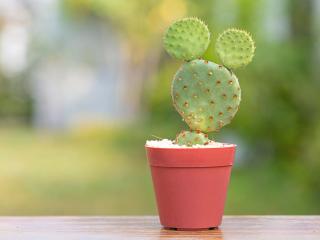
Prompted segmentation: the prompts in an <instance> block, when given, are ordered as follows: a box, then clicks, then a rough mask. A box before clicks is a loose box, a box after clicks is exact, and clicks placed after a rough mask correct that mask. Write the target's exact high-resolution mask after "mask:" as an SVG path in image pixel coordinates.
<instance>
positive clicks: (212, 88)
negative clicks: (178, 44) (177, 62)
mask: <svg viewBox="0 0 320 240" xmlns="http://www.w3.org/2000/svg"><path fill="white" fill-rule="evenodd" d="M172 98H173V104H174V106H175V108H176V110H177V111H178V112H179V113H180V115H181V116H182V118H183V119H184V120H185V122H186V123H187V124H188V125H189V127H190V129H191V130H199V131H202V132H212V131H217V130H219V129H220V128H222V127H223V126H225V125H226V124H228V123H230V121H231V120H232V118H233V117H234V115H235V114H236V112H237V111H238V108H239V104H240V100H241V90H240V86H239V82H238V79H237V77H236V76H235V75H234V74H233V73H232V72H231V71H230V70H228V69H226V68H225V67H223V66H221V65H218V64H215V63H213V62H209V61H206V60H193V61H191V62H187V63H184V64H183V65H182V66H181V68H180V69H179V70H178V72H177V73H176V75H175V77H174V79H173V82H172Z"/></svg>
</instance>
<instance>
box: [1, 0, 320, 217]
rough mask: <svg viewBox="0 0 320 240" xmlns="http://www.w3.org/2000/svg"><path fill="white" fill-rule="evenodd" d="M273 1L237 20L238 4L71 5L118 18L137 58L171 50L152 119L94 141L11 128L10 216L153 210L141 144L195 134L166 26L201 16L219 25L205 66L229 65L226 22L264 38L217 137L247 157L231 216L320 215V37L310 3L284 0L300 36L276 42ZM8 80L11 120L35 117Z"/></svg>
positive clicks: (5, 102) (253, 6)
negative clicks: (224, 56) (176, 86)
mask: <svg viewBox="0 0 320 240" xmlns="http://www.w3.org/2000/svg"><path fill="white" fill-rule="evenodd" d="M267 2H268V1H262V0H259V1H255V0H235V1H234V3H235V6H234V8H235V12H234V14H232V13H231V16H230V14H229V15H228V14H227V13H228V9H229V4H230V1H218V0H202V1H191V0H162V1H150V0H139V1H124V0H108V1H104V0H64V1H62V5H61V8H62V10H63V12H64V14H65V17H66V18H69V19H72V20H74V21H79V22H81V21H82V20H83V21H85V20H86V18H88V17H95V18H98V19H100V20H101V21H105V22H106V23H111V24H112V25H113V26H114V28H115V29H116V30H117V31H118V33H119V34H120V35H121V36H122V38H123V39H124V40H125V41H126V42H127V43H128V45H130V48H131V49H132V50H133V51H132V52H134V53H136V54H137V55H141V56H143V55H146V54H149V52H148V50H149V49H158V50H159V51H161V54H160V59H159V64H158V66H157V69H156V71H155V72H153V73H152V74H151V75H150V76H149V78H148V79H147V80H148V82H147V87H146V89H145V90H146V91H145V92H144V95H143V100H144V101H143V104H144V106H145V108H146V117H144V118H143V117H141V123H140V124H138V125H136V126H130V127H128V128H124V129H123V128H119V129H114V130H101V131H98V132H95V131H94V133H92V132H90V131H89V133H88V135H86V133H83V132H81V134H79V133H74V134H71V135H66V136H61V135H57V136H52V135H37V134H36V133H34V132H32V131H31V130H26V129H21V128H17V129H15V130H14V129H12V128H10V129H8V130H4V129H2V130H1V132H0V144H1V146H2V147H1V151H0V159H1V160H2V161H1V164H2V168H1V169H2V170H1V174H0V176H1V179H0V183H2V184H1V185H0V189H1V190H0V195H1V198H2V201H1V202H0V214H12V213H14V214H61V213H62V214H63V213H65V214H92V213H96V214H144V213H148V214H150V213H154V202H153V193H152V188H151V183H150V176H149V172H148V169H147V168H146V164H145V161H146V160H145V156H144V149H143V147H142V146H143V145H144V141H145V139H146V138H151V135H155V136H157V137H161V138H173V137H174V136H175V134H176V133H177V132H178V131H179V130H181V129H185V128H187V126H186V125H185V123H184V122H182V121H181V118H180V117H179V115H178V113H176V111H175V110H174V108H173V106H172V103H171V97H170V84H171V79H172V77H173V75H174V73H175V71H176V70H177V69H178V66H179V65H180V64H181V63H180V62H178V61H176V60H174V59H171V58H170V57H169V56H168V55H167V54H166V53H164V51H163V50H161V49H162V48H161V43H160V40H161V34H162V32H163V30H164V28H165V27H166V26H167V25H168V24H169V23H170V22H171V21H172V20H174V19H176V18H180V17H182V16H185V15H187V16H198V17H200V18H202V19H203V20H204V21H206V22H207V23H208V25H209V28H210V29H211V30H212V43H211V44H210V46H209V48H208V50H207V52H206V54H205V58H206V59H209V60H212V61H215V62H219V59H218V58H217V56H216V55H215V53H214V40H215V38H216V37H217V34H218V33H219V32H220V31H221V30H223V29H224V28H226V27H229V26H234V27H239V28H243V29H247V30H249V31H250V32H252V34H253V37H254V38H255V40H256V46H257V52H256V56H255V58H254V61H253V63H252V64H250V65H249V66H248V67H247V68H245V69H240V70H238V71H236V74H237V76H238V78H239V80H240V84H241V87H242V92H243V97H242V99H243V100H242V103H241V108H240V111H239V112H238V114H237V116H236V118H235V119H234V121H233V122H232V124H230V125H228V126H227V127H225V128H224V129H222V130H221V132H220V133H217V134H214V135H213V137H214V138H215V139H216V140H221V141H222V140H230V137H229V136H231V140H232V141H234V142H235V143H236V144H238V145H239V150H243V151H244V153H245V154H244V155H242V156H241V158H242V159H241V161H242V162H243V164H242V165H239V166H238V167H236V168H235V169H234V172H233V177H232V181H231V186H230V195H229V199H228V204H227V213H232V214H234V213H237V214H238V213H239V214H240V213H245V214H255V213H260V214H264V213H268V214H307V213H313V214H315V213H320V208H319V204H318V202H319V200H320V178H319V171H320V161H319V157H318V156H319V155H320V121H319V119H320V118H319V117H320V116H319V114H320V111H319V109H320V95H319V94H318V92H319V87H320V86H319V76H317V75H315V74H314V72H315V71H316V70H317V68H318V66H317V65H318V63H315V62H314V59H315V55H314V54H315V52H316V51H315V46H316V45H317V44H319V41H320V40H319V38H318V39H316V36H318V35H319V31H320V30H319V29H316V28H313V27H312V19H313V17H314V16H313V14H314V11H312V5H311V2H312V1H311V0H305V1H300V0H292V1H284V2H285V14H287V15H288V26H287V28H288V29H286V30H287V32H288V33H289V34H288V36H287V35H285V34H284V36H283V37H281V38H280V37H279V38H275V39H276V40H272V39H273V38H270V36H267V35H266V33H265V32H264V28H263V27H261V26H263V22H262V21H263V19H262V18H263V16H264V14H261V13H262V12H263V11H264V9H266V7H265V6H264V4H267ZM217 13H218V14H217ZM219 13H220V14H219ZM271 37H272V36H271ZM270 39H271V40H270ZM0 84H1V86H0V115H1V116H2V117H3V116H7V115H19V116H28V114H30V106H31V104H30V102H29V100H28V99H29V98H28V97H26V96H27V95H24V97H23V99H24V100H27V101H20V100H19V99H17V98H16V97H15V96H18V95H19V94H17V93H16V92H15V93H14V94H12V93H11V92H10V91H9V90H8V89H10V87H8V86H4V85H3V84H4V83H3V81H2V78H0ZM7 90H8V91H7ZM12 96H14V97H12ZM22 156H23V160H22V159H21V157H22ZM31 166H32V167H31ZM4 196H5V197H4ZM10 196H16V197H15V198H14V199H12V198H11V197H10ZM128 199H130V201H128ZM60 200H63V201H60Z"/></svg>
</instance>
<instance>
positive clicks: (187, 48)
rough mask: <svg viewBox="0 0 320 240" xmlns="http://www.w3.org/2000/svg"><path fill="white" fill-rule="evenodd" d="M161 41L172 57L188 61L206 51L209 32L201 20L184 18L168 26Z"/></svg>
mask: <svg viewBox="0 0 320 240" xmlns="http://www.w3.org/2000/svg"><path fill="white" fill-rule="evenodd" d="M163 42H164V47H165V49H166V50H167V52H168V53H169V54H170V55H171V56H172V57H175V58H178V59H181V60H185V61H190V60H193V59H196V58H198V57H200V56H201V55H202V54H203V53H204V52H205V51H206V49H207V48H208V45H209V42H210V32H209V30H208V27H207V26H206V24H204V23H203V22H202V21H201V20H199V19H197V18H184V19H182V20H178V21H176V22H174V23H173V24H172V25H171V26H170V27H169V28H168V30H167V32H166V33H165V35H164V38H163Z"/></svg>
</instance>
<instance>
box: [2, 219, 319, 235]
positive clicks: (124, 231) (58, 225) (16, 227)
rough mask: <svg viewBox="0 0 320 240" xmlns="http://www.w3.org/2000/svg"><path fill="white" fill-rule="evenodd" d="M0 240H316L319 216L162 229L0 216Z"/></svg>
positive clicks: (139, 223)
mask: <svg viewBox="0 0 320 240" xmlns="http://www.w3.org/2000/svg"><path fill="white" fill-rule="evenodd" d="M0 239H1V240H3V239H27V240H29V239H33V240H36V239H41V240H45V239H59V240H67V239H68V240H69V239H86V240H90V239H113V240H117V239H225V240H232V239H242V240H251V239H254V240H264V239H272V240H278V239H286V240H295V239H299V240H305V239H306V240H309V239H315V240H320V216H226V217H224V220H223V224H222V226H221V227H220V228H219V229H214V230H206V231H194V232H190V231H175V230H165V229H163V228H162V227H161V226H160V224H159V221H158V218H157V217H152V216H144V217H0Z"/></svg>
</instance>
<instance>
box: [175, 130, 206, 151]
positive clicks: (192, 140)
mask: <svg viewBox="0 0 320 240" xmlns="http://www.w3.org/2000/svg"><path fill="white" fill-rule="evenodd" d="M175 143H176V144H179V145H185V146H188V147H191V146H192V145H197V144H198V145H206V144H208V143H209V138H208V135H207V134H204V133H202V132H200V131H182V132H180V133H179V134H178V135H177V136H176V140H175Z"/></svg>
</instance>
